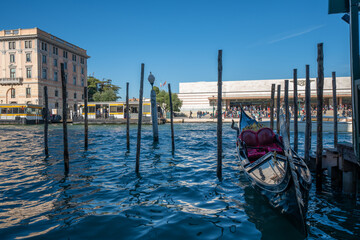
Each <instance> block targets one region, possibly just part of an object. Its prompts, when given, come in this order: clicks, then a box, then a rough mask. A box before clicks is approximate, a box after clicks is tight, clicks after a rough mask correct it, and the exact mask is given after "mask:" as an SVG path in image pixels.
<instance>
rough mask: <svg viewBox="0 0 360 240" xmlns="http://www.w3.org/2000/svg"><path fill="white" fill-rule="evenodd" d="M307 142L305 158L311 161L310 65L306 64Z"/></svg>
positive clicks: (306, 160) (307, 161)
mask: <svg viewBox="0 0 360 240" xmlns="http://www.w3.org/2000/svg"><path fill="white" fill-rule="evenodd" d="M305 114H306V120H305V121H306V125H305V144H304V158H305V162H306V163H309V162H310V150H311V89H310V66H309V65H306V80H305Z"/></svg>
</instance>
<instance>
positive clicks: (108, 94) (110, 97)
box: [93, 89, 118, 102]
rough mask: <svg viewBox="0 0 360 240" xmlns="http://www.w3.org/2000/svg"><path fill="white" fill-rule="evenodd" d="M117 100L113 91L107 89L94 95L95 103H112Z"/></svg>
mask: <svg viewBox="0 0 360 240" xmlns="http://www.w3.org/2000/svg"><path fill="white" fill-rule="evenodd" d="M117 98H118V97H117V96H116V93H115V92H114V90H112V89H106V90H105V91H103V92H96V93H95V94H94V95H93V99H94V101H95V102H111V101H116V99H117Z"/></svg>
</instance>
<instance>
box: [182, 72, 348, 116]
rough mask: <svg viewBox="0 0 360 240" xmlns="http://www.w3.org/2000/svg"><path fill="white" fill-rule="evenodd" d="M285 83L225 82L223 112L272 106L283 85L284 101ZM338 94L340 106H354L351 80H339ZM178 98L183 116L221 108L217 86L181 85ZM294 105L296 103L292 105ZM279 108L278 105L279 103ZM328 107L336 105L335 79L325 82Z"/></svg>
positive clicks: (312, 84)
mask: <svg viewBox="0 0 360 240" xmlns="http://www.w3.org/2000/svg"><path fill="white" fill-rule="evenodd" d="M310 81H311V82H310V88H311V103H312V105H314V106H316V96H317V93H316V79H315V78H312V79H311V80H310ZM284 82H285V81H284V80H283V79H272V80H247V81H223V85H222V91H223V92H222V99H223V109H225V108H231V107H238V106H240V104H241V105H262V106H269V105H270V100H271V85H272V84H276V88H275V98H276V96H277V85H281V98H282V99H283V97H284V86H285V83H284ZM336 84H337V88H336V94H337V102H338V104H347V105H351V78H350V77H337V78H336ZM293 85H294V84H293V81H292V80H291V79H290V80H289V99H290V101H292V98H293V94H294V90H293V89H294V87H293ZM297 89H298V100H299V104H302V103H304V101H305V79H298V86H297ZM178 97H179V98H180V100H182V102H183V105H182V107H181V111H182V112H190V111H193V112H194V111H198V110H200V111H209V112H211V111H213V109H216V108H217V103H216V102H217V82H215V81H213V82H186V83H179V94H178ZM290 103H291V104H292V102H290ZM275 104H276V102H275ZM324 104H329V105H332V78H325V79H324Z"/></svg>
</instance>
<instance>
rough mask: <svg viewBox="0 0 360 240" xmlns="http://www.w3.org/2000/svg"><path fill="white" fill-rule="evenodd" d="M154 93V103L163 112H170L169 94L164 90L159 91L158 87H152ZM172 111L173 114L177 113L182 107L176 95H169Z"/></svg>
mask: <svg viewBox="0 0 360 240" xmlns="http://www.w3.org/2000/svg"><path fill="white" fill-rule="evenodd" d="M154 90H155V93H156V102H157V103H158V104H159V105H160V107H161V108H162V109H163V110H165V111H170V98H169V93H168V92H166V91H165V90H160V89H159V88H158V87H154ZM171 97H172V103H173V110H174V112H179V111H180V108H181V106H182V101H181V100H180V99H179V97H178V95H177V94H176V93H172V94H171Z"/></svg>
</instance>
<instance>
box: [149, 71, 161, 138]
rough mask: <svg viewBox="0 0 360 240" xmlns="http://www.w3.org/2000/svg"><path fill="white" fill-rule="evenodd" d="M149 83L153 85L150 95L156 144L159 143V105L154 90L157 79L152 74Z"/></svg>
mask: <svg viewBox="0 0 360 240" xmlns="http://www.w3.org/2000/svg"><path fill="white" fill-rule="evenodd" d="M148 81H149V83H150V84H151V93H150V99H151V121H152V126H153V137H154V142H159V132H158V116H157V115H158V114H157V112H158V111H157V104H156V93H155V90H154V82H155V77H154V75H152V74H151V72H150V75H149V77H148Z"/></svg>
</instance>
